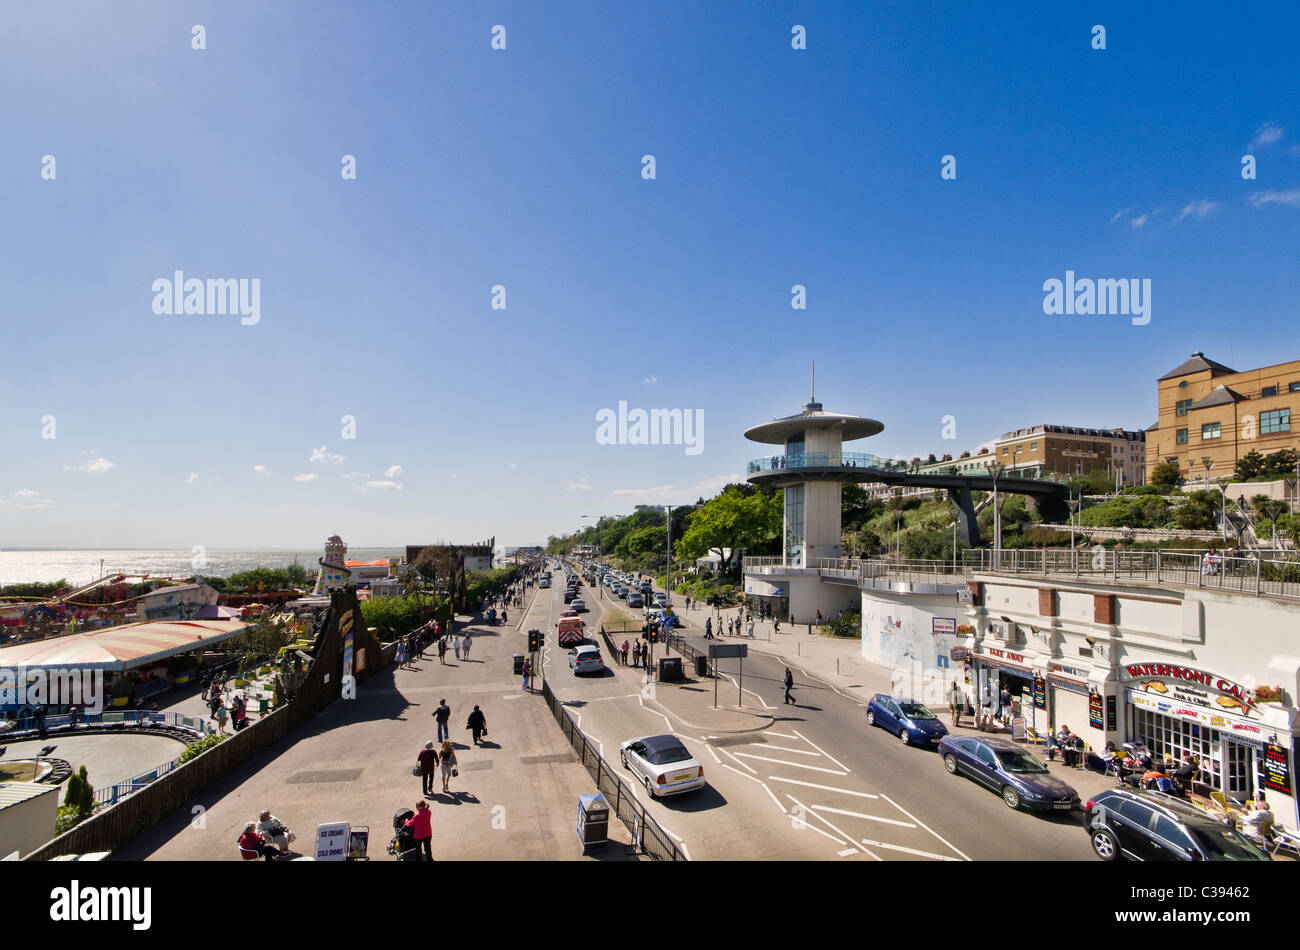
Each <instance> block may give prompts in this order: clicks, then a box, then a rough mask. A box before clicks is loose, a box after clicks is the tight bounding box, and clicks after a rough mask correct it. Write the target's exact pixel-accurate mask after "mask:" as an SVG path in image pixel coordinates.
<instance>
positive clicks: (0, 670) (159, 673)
mask: <svg viewBox="0 0 1300 950" xmlns="http://www.w3.org/2000/svg"><path fill="white" fill-rule="evenodd" d="M248 626H249V625H248V624H247V623H245V622H243V621H240V620H233V619H225V620H187V621H155V622H143V623H133V624H127V625H125V626H120V627H109V628H106V629H103V630H90V631H86V632H84V633H78V634H74V635H72V636H66V637H53V638H50V639H45V640H37V641H34V642H31V643H21V644H17V645H14V646H7V647H0V682H9V683H15V682H17V679H18V677H20V676H26V677H28V678H29V680H30V677H31V675H32V674H33V673H35V672H36V671H44V672H45V673H47V674H50V673H54V672H56V671H57V672H59V673H67V672H78V673H81V672H95V671H102V673H103V675H104V688H105V690H106V692H107V693H108V695H110V696H112V697H114V698H113V700H112V703H113V705H118V706H125V705H127V704H128V703H130V702H135V701H140V700H145V699H148V698H149V697H150V696H153V695H155V694H157V693H160V692H162V691H163V690H165V689H167V688H168V687H170V686H175V685H184V684H185V683H187V682H188V681H189V675H190V674H191V673H192V672H193V671H195V670H196V669H197V668H198V667H199V665H200V661H201V659H202V655H203V653H204V652H206V651H208V650H211V649H213V648H214V647H216V646H217V645H218V644H221V643H223V642H225V641H228V640H230V639H232V638H234V637H238V636H240V635H241V634H243V633H244V632H245V631H246V630H247V628H248ZM9 700H10V697H6V696H2V695H0V710H3V711H7V712H9V713H13V712H16V706H17V705H18V704H16V703H13V702H10V701H9ZM66 705H67V703H57V702H56V703H52V704H51V709H52V710H54V709H58V708H59V707H62V706H66ZM105 705H107V703H105Z"/></svg>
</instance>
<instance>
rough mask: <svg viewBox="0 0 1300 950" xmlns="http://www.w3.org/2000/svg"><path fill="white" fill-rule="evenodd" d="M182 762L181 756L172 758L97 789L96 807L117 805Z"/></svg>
mask: <svg viewBox="0 0 1300 950" xmlns="http://www.w3.org/2000/svg"><path fill="white" fill-rule="evenodd" d="M180 764H181V759H180V756H177V757H176V758H174V759H172V760H171V761H170V762H164V763H163V764H162V765H160V766H158V767H157V768H154V769H150V770H149V771H148V772H141V773H140V774H139V775H137V776H135V777H134V778H129V779H127V780H126V781H125V782H118V783H117V784H116V785H110V786H108V787H107V788H97V789H95V807H96V808H102V807H104V806H106V805H107V806H112V805H116V804H117V803H118V802H119V801H120V800H121V799H123V798H126V796H128V795H133V794H135V793H136V792H138V791H140V789H142V788H144V787H145V786H146V785H148V784H150V783H151V782H154V781H156V780H158V779H159V778H161V777H162V776H164V775H166V774H167V773H169V772H170V771H171V770H172V769H174V768H176V766H178V765H180Z"/></svg>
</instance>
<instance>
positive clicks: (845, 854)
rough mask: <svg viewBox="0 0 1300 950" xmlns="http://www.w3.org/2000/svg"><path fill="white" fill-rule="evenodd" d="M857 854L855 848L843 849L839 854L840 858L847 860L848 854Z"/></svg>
mask: <svg viewBox="0 0 1300 950" xmlns="http://www.w3.org/2000/svg"><path fill="white" fill-rule="evenodd" d="M857 853H858V849H857V848H845V849H844V850H843V851H841V852H840V857H841V858H847V857H848V856H849V855H850V854H857Z"/></svg>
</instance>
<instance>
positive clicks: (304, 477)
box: [293, 472, 320, 482]
mask: <svg viewBox="0 0 1300 950" xmlns="http://www.w3.org/2000/svg"><path fill="white" fill-rule="evenodd" d="M317 478H320V476H319V475H317V474H316V473H315V472H312V473H311V474H309V475H304V474H303V473H301V472H299V473H298V474H297V475H295V476H294V477H293V480H294V481H295V482H310V481H314V480H316V479H317Z"/></svg>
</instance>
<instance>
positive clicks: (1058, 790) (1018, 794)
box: [939, 736, 1079, 811]
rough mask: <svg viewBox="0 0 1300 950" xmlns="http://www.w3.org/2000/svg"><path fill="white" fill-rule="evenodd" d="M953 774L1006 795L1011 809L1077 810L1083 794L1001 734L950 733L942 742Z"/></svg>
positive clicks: (947, 766)
mask: <svg viewBox="0 0 1300 950" xmlns="http://www.w3.org/2000/svg"><path fill="white" fill-rule="evenodd" d="M939 754H940V755H941V756H943V767H944V768H945V769H947V770H948V774H949V775H962V774H965V775H969V776H970V777H971V778H973V779H975V781H977V782H979V783H981V784H983V785H985V786H987V787H988V788H989V789H990V790H991V791H994V792H997V793H998V794H999V795H1001V796H1002V800H1003V801H1004V802H1006V805H1007V807H1008V808H1019V807H1020V806H1021V805H1023V806H1024V807H1026V808H1032V809H1038V810H1043V811H1073V810H1074V809H1075V808H1078V807H1079V793H1078V792H1076V791H1075V790H1074V789H1072V788H1071V787H1070V786H1068V785H1066V784H1065V783H1064V782H1062V781H1061V780H1060V779H1059V778H1057V777H1056V776H1055V775H1052V774H1050V773H1049V772H1048V771H1047V766H1046V765H1044V764H1043V761H1042V760H1041V759H1039V758H1038V757H1037V756H1034V755H1030V754H1029V753H1028V752H1027V751H1025V749H1024V748H1022V747H1021V746H1018V745H1016V743H1014V742H1012V741H1011V740H1010V739H1007V738H1003V737H1001V736H989V737H987V738H986V737H980V738H978V739H976V738H974V737H973V736H949V737H948V738H946V739H944V740H943V741H942V742H940V743H939Z"/></svg>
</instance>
